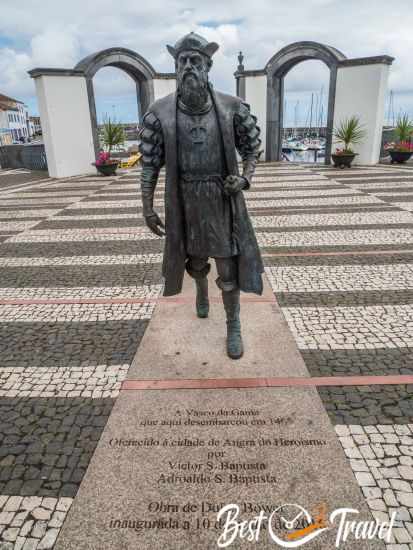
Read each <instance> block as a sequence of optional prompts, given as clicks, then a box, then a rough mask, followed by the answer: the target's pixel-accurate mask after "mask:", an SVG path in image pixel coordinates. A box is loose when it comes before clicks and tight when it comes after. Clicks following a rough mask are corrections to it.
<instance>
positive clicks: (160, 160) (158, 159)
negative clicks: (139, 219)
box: [138, 111, 165, 216]
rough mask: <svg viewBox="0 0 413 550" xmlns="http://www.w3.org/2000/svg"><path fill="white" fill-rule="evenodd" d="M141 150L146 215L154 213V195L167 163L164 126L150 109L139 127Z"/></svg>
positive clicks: (143, 206)
mask: <svg viewBox="0 0 413 550" xmlns="http://www.w3.org/2000/svg"><path fill="white" fill-rule="evenodd" d="M138 137H139V139H140V143H139V150H140V152H141V154H142V174H141V194H142V210H143V215H144V216H151V215H153V213H154V212H153V197H154V193H155V188H156V184H157V181H158V175H159V172H160V169H161V168H162V166H163V165H164V164H165V148H164V140H163V134H162V126H161V123H160V122H159V120H158V119H157V117H156V116H155V115H154V114H153V113H152V112H151V111H148V112H147V113H146V114H145V115H144V117H143V119H142V124H141V126H140V128H139V133H138Z"/></svg>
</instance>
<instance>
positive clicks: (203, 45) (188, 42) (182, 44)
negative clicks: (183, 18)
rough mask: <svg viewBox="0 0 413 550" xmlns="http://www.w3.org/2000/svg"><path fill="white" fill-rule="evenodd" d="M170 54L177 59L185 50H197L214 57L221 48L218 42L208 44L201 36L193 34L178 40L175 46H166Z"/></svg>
mask: <svg viewBox="0 0 413 550" xmlns="http://www.w3.org/2000/svg"><path fill="white" fill-rule="evenodd" d="M166 47H167V48H168V52H169V53H170V54H171V55H172V57H173V58H174V59H176V58H177V57H178V55H179V53H180V52H182V51H184V50H195V51H197V52H201V53H203V54H204V55H207V56H208V57H212V56H213V55H214V53H215V52H216V51H217V49H218V48H219V46H218V44H217V43H216V42H208V40H205V38H203V37H202V36H199V34H196V33H194V32H191V33H189V34H187V35H185V36H184V37H183V38H181V39H180V40H178V42H177V43H176V44H175V46H166Z"/></svg>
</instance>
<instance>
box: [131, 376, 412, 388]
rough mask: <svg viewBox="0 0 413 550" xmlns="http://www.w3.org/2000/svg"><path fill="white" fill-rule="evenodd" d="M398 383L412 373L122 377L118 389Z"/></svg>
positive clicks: (409, 381) (407, 382)
mask: <svg viewBox="0 0 413 550" xmlns="http://www.w3.org/2000/svg"><path fill="white" fill-rule="evenodd" d="M397 384H413V375H409V374H401V375H394V376H324V377H322V376H320V377H316V376H314V377H312V378H305V377H301V378H299V377H291V378H282V377H277V378H205V379H202V378H199V379H185V378H183V379H174V380H172V379H169V380H125V381H123V382H122V385H121V390H184V389H185V390H186V389H191V390H206V389H207V390H213V389H236V388H277V387H292V386H294V387H296V386H371V385H397Z"/></svg>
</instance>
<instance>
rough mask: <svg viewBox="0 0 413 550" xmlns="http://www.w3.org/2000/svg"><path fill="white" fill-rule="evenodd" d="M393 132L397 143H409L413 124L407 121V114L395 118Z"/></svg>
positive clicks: (412, 132)
mask: <svg viewBox="0 0 413 550" xmlns="http://www.w3.org/2000/svg"><path fill="white" fill-rule="evenodd" d="M394 132H395V134H396V136H397V139H398V140H399V142H403V141H409V139H410V138H411V137H412V134H413V122H412V121H411V120H410V119H409V115H408V114H407V113H403V114H400V115H399V116H398V117H397V122H396V127H395V129H394Z"/></svg>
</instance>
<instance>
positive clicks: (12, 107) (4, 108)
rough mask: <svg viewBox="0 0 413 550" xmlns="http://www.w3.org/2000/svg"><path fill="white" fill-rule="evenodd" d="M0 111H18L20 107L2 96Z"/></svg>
mask: <svg viewBox="0 0 413 550" xmlns="http://www.w3.org/2000/svg"><path fill="white" fill-rule="evenodd" d="M0 111H18V108H17V107H16V106H15V105H13V104H12V103H6V102H5V101H2V100H1V98H0Z"/></svg>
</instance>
